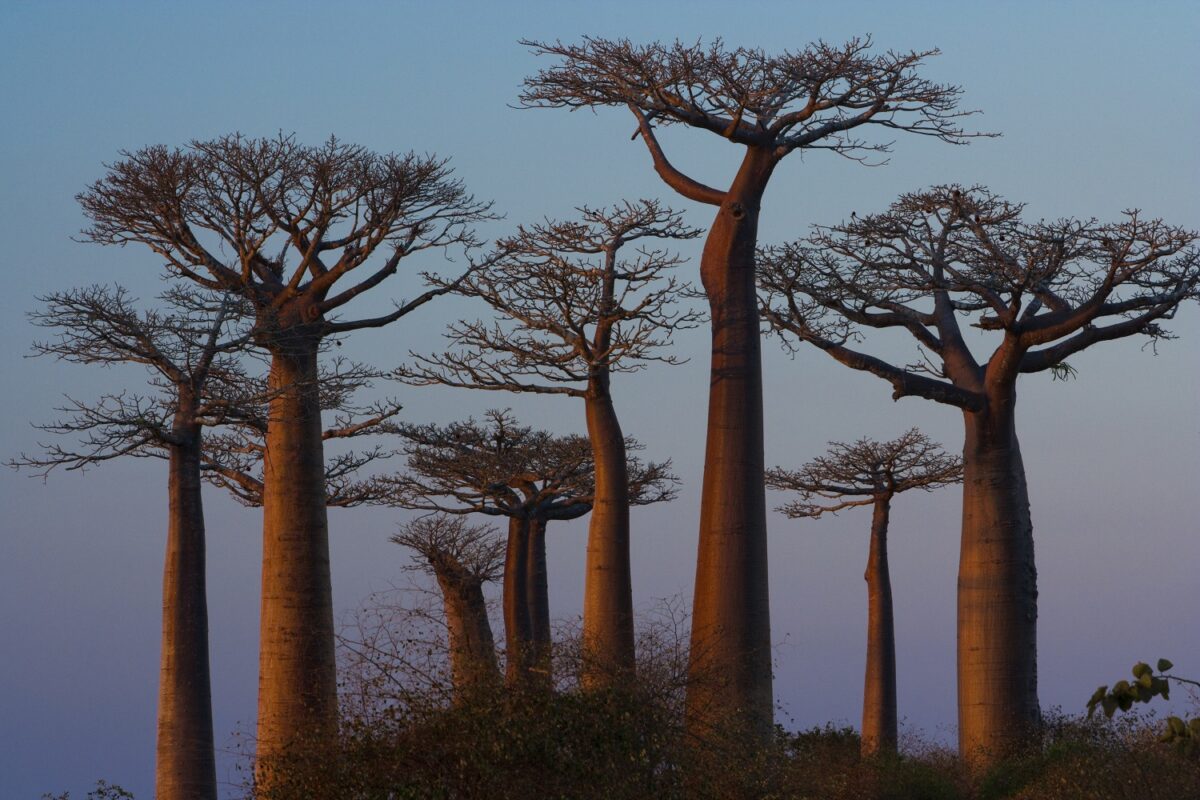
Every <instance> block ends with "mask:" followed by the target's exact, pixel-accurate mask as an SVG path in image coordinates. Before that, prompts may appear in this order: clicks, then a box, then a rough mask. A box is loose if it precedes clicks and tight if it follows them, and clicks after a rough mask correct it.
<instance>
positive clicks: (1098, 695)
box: [1087, 685, 1108, 714]
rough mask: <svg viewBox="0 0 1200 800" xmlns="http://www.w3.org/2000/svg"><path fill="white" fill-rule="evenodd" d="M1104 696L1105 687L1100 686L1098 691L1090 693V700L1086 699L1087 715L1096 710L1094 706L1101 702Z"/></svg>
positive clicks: (1106, 687) (1106, 692) (1106, 689)
mask: <svg viewBox="0 0 1200 800" xmlns="http://www.w3.org/2000/svg"><path fill="white" fill-rule="evenodd" d="M1106 694H1108V686H1107V685H1105V686H1101V687H1100V688H1099V689H1097V690H1096V691H1094V692H1092V696H1091V697H1090V698H1088V701H1087V707H1088V713H1089V714H1090V713H1091V712H1092V711H1094V710H1095V709H1096V705H1097V704H1098V703H1099V702H1100V701H1101V700H1103V699H1104V695H1106Z"/></svg>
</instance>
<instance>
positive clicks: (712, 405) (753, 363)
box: [687, 147, 775, 739]
mask: <svg viewBox="0 0 1200 800" xmlns="http://www.w3.org/2000/svg"><path fill="white" fill-rule="evenodd" d="M774 166H775V158H774V156H773V154H772V153H771V151H770V150H767V149H763V148H755V147H750V148H747V152H746V157H745V159H744V161H743V162H742V166H741V168H740V170H739V172H738V175H737V178H736V179H735V180H734V182H733V185H732V186H731V187H730V189H729V191H728V192H727V193H726V195H725V199H724V201H723V202H722V204H721V207H720V210H719V211H718V212H717V217H716V219H715V220H714V221H713V225H712V228H711V230H710V232H709V234H708V238H707V240H706V241H705V244H704V254H703V256H702V259H701V262H700V274H701V278H702V280H703V284H704V289H705V293H706V294H707V296H708V301H709V308H710V311H711V315H712V365H711V380H710V390H709V406H708V435H707V443H706V447H705V459H704V483H703V494H702V500H701V506H700V539H699V550H698V555H697V561H696V589H695V599H694V603H693V610H692V637H691V655H690V661H689V665H688V678H689V689H688V695H687V718H688V726H689V728H691V729H692V730H703V729H706V728H713V727H715V726H718V725H719V726H730V725H732V726H734V727H739V728H740V727H743V726H744V727H746V728H747V729H748V730H749V731H751V732H752V733H753V734H754V735H756V736H758V737H761V738H763V739H765V738H768V737H769V736H770V732H771V726H772V721H773V700H772V687H771V629H770V607H769V601H768V591H767V531H766V496H765V492H764V490H763V411H762V358H761V347H760V342H759V322H758V303H757V299H756V296H755V283H754V250H755V245H756V243H757V237H758V214H759V203H760V200H761V198H762V193H763V190H764V189H765V188H766V185H767V181H768V179H769V177H770V174H771V171H772V170H773V169H774Z"/></svg>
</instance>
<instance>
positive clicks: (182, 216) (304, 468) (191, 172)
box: [79, 134, 488, 774]
mask: <svg viewBox="0 0 1200 800" xmlns="http://www.w3.org/2000/svg"><path fill="white" fill-rule="evenodd" d="M79 202H80V205H81V206H82V208H83V211H84V213H85V214H86V215H87V216H88V218H89V219H90V220H91V223H92V224H91V226H90V227H89V228H87V229H86V230H85V231H84V232H83V238H84V239H85V240H87V241H91V242H97V243H100V244H118V245H125V244H128V243H131V242H132V243H137V244H142V245H145V246H147V247H149V248H150V250H151V251H153V252H154V253H155V254H156V255H157V256H158V257H159V258H161V259H162V260H163V261H164V262H165V266H166V269H167V271H168V273H170V274H173V275H177V276H180V277H183V278H185V279H187V280H190V281H193V282H194V283H196V284H197V285H199V286H202V287H206V288H209V289H213V290H221V291H226V292H231V293H234V294H237V295H239V296H241V297H242V298H244V299H245V301H246V302H247V303H248V304H250V306H251V308H252V311H253V315H254V320H255V322H254V338H255V343H256V344H257V345H258V346H259V347H261V348H263V349H265V350H266V351H268V353H269V354H270V356H271V369H270V377H269V382H270V385H271V388H272V390H273V391H272V393H271V399H270V412H269V413H270V426H269V430H268V433H267V445H266V453H265V457H264V465H265V469H264V482H263V483H264V485H263V587H262V619H261V632H260V651H259V703H258V735H257V749H258V756H259V758H260V760H261V759H265V758H269V757H270V756H272V755H274V754H276V753H279V752H281V751H282V750H283V749H284V748H286V747H288V746H289V744H290V743H293V742H298V741H299V740H302V739H311V738H314V737H321V736H323V735H325V734H327V733H328V732H329V731H330V730H331V729H332V726H333V723H334V721H335V719H336V713H337V679H336V675H335V664H334V630H333V605H332V589H331V586H330V577H329V531H328V522H327V519H326V511H325V508H326V506H325V502H324V500H325V491H324V484H325V471H324V458H323V454H322V444H321V415H320V409H319V402H318V391H317V385H318V381H317V353H318V351H319V350H320V346H321V342H322V341H323V340H324V339H326V338H327V337H329V336H331V335H335V334H344V333H348V332H350V331H357V330H361V329H363V328H377V327H381V326H384V325H388V324H390V323H392V322H395V321H396V320H398V319H400V318H401V317H403V316H405V315H406V314H408V313H410V312H411V311H413V310H414V309H415V308H417V307H418V306H421V305H423V304H424V303H426V302H428V301H429V300H431V299H432V298H434V297H436V296H437V295H440V294H443V293H445V292H446V291H448V290H449V289H448V288H447V287H444V286H442V287H435V288H432V289H430V290H428V291H426V292H424V293H423V294H420V295H418V296H417V297H416V298H414V299H412V300H409V301H408V302H404V303H400V304H397V306H396V308H395V309H394V310H393V311H391V312H389V313H385V314H381V315H378V316H368V317H359V318H346V317H344V316H341V314H342V313H343V312H344V311H345V309H346V308H347V307H348V304H349V303H350V302H351V301H352V300H354V298H356V297H358V296H359V295H360V294H363V293H364V292H367V291H370V290H372V289H375V288H376V287H377V286H379V285H380V284H381V283H383V282H384V281H385V280H387V279H388V278H390V277H391V276H393V275H394V274H395V273H396V272H397V270H398V269H399V267H400V263H401V261H403V260H405V259H406V258H410V257H412V256H413V255H415V254H417V253H420V252H421V251H424V250H428V249H430V248H445V247H448V246H454V245H471V244H474V239H473V236H472V233H471V232H470V228H469V226H470V225H471V224H472V223H474V222H475V221H477V220H479V219H482V218H484V217H486V216H488V206H487V204H484V203H479V202H477V201H476V200H474V199H473V198H472V197H471V195H469V194H467V192H466V190H465V189H464V188H463V185H462V183H461V182H460V181H458V180H456V179H454V178H453V177H452V175H451V171H450V169H449V167H448V165H447V162H446V161H445V160H443V159H439V158H436V157H433V156H429V155H416V154H414V153H408V154H405V155H397V154H391V153H389V154H386V155H380V154H377V153H373V152H371V151H369V150H367V149H365V148H363V147H360V146H357V145H351V144H346V143H343V142H340V141H338V140H337V139H336V138H330V139H329V140H328V141H327V142H325V143H324V144H322V145H319V146H315V147H306V146H302V145H300V144H297V143H296V141H295V140H294V139H293V138H292V137H290V136H283V135H280V136H278V137H276V138H268V139H249V138H245V137H242V136H240V135H237V134H233V135H228V136H223V137H220V138H217V139H212V140H209V141H193V142H192V143H190V144H189V145H187V146H186V147H182V148H170V147H166V146H162V145H155V146H151V147H146V148H143V149H140V150H137V151H135V152H124V153H122V157H121V159H120V160H119V161H117V162H116V163H113V164H110V165H109V166H108V168H107V172H106V174H105V176H104V177H103V178H101V179H100V180H98V181H96V182H95V183H94V184H92V185H91V186H90V187H89V188H88V189H87V190H86V191H84V192H83V193H82V194H80V195H79ZM264 774H265V773H264Z"/></svg>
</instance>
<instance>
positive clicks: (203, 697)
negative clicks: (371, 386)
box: [154, 425, 217, 800]
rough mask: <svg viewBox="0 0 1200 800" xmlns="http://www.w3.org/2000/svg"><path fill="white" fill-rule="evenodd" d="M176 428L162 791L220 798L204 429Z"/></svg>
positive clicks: (166, 798) (167, 796) (188, 799)
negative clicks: (208, 584)
mask: <svg viewBox="0 0 1200 800" xmlns="http://www.w3.org/2000/svg"><path fill="white" fill-rule="evenodd" d="M175 432H176V434H177V435H181V436H182V437H183V439H184V443H183V444H178V445H173V446H172V447H171V448H170V461H169V463H170V474H169V479H168V485H167V491H168V493H169V495H170V502H169V509H170V510H169V518H168V524H167V552H166V559H165V563H164V565H163V618H162V660H161V667H160V670H159V685H158V744H157V750H158V752H157V761H156V765H155V766H156V769H155V780H154V795H155V797H158V798H161V800H196V798H201V800H216V797H217V772H216V766H215V763H214V755H213V752H214V751H213V722H212V689H211V682H210V674H209V661H208V599H207V593H206V589H205V544H204V510H203V508H202V506H201V502H200V429H199V426H196V425H189V426H186V427H183V426H178V425H177V426H176V430H175Z"/></svg>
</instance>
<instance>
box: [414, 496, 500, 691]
mask: <svg viewBox="0 0 1200 800" xmlns="http://www.w3.org/2000/svg"><path fill="white" fill-rule="evenodd" d="M391 541H393V542H395V543H396V544H399V545H403V546H404V547H407V548H409V549H411V550H414V551H415V552H416V553H417V555H418V556H420V558H421V563H420V565H419V568H420V569H422V570H423V571H425V572H427V573H429V574H431V575H432V576H433V578H434V579H435V580H436V581H437V584H438V588H439V589H440V590H441V593H442V608H443V609H444V612H445V618H446V630H447V632H448V634H449V650H450V675H451V681H452V683H453V686H454V698H455V702H456V703H462V702H465V701H467V700H469V699H470V697H471V695H472V694H473V693H474V692H477V691H479V690H482V689H488V688H490V687H494V686H496V685H498V684H499V682H500V671H499V667H498V666H497V663H496V643H495V640H494V639H493V638H492V624H491V622H490V621H489V619H488V611H487V602H486V601H485V600H484V597H483V585H484V584H485V583H488V582H490V581H494V580H496V579H497V578H499V577H500V575H501V573H502V571H503V566H504V551H505V542H504V540H503V539H501V538H500V537H499V535H498V532H497V531H496V529H495V528H493V527H491V526H490V525H470V524H468V523H467V521H466V518H465V517H462V516H453V515H449V514H432V515H429V516H425V517H420V518H418V519H415V520H413V521H411V522H409V523H406V524H405V525H403V526H402V527H401V528H400V530H399V531H398V532H397V533H396V534H395V535H394V536H392V538H391Z"/></svg>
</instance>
